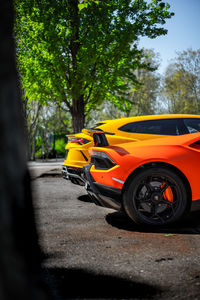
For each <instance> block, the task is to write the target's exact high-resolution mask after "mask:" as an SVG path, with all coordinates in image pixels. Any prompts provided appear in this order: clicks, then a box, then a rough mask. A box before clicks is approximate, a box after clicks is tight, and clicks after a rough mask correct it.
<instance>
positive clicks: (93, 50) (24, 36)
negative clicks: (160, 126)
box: [15, 0, 173, 130]
mask: <svg viewBox="0 0 200 300" xmlns="http://www.w3.org/2000/svg"><path fill="white" fill-rule="evenodd" d="M16 12H17V14H16V16H17V18H16V26H15V32H16V42H17V57H18V65H19V70H20V74H21V81H22V86H23V88H24V90H25V93H26V96H27V97H28V98H29V99H31V100H38V101H40V102H41V103H48V102H49V101H50V102H52V101H53V102H55V103H58V104H61V103H62V104H63V103H64V105H65V106H66V107H67V108H68V110H69V111H70V113H71V115H72V121H73V127H74V130H80V129H81V128H82V127H83V125H84V118H85V113H87V114H89V112H90V111H91V109H94V108H95V107H96V106H97V105H99V104H100V103H102V102H103V101H104V100H105V99H106V100H109V101H112V102H113V103H115V104H116V105H118V107H120V108H121V109H122V108H123V106H124V105H126V106H130V105H129V100H128V99H127V97H126V92H127V91H128V90H129V88H130V85H132V86H134V85H137V78H136V75H135V74H134V72H133V71H134V70H136V69H138V68H148V64H147V65H146V64H145V63H144V62H143V61H142V58H143V56H144V55H145V54H144V53H143V51H142V50H139V49H138V41H139V38H140V37H141V36H148V37H150V38H155V37H157V36H159V35H163V34H166V33H167V30H166V29H164V28H162V25H163V24H164V23H165V20H166V19H168V18H170V17H171V16H172V15H173V13H171V12H170V11H169V5H168V4H166V3H164V2H161V1H160V0H151V1H147V0H146V1H145V0H132V1H131V0H117V1H116V0H104V1H94V0H84V1H78V0H68V1H50V0H43V1H36V0H16Z"/></svg>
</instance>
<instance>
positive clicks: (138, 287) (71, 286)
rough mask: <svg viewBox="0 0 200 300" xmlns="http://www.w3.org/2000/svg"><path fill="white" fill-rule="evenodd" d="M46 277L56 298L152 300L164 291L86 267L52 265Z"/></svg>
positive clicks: (45, 271)
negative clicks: (57, 266)
mask: <svg viewBox="0 0 200 300" xmlns="http://www.w3.org/2000/svg"><path fill="white" fill-rule="evenodd" d="M44 273H45V274H44V275H45V279H46V281H47V283H48V285H49V286H50V287H51V289H52V294H53V296H54V299H59V300H64V299H88V298H89V299H144V298H145V299H151V298H152V297H153V296H155V295H158V293H160V290H159V289H158V288H156V287H153V286H151V285H148V284H144V283H140V282H134V281H131V280H127V279H124V278H120V277H114V276H109V275H100V274H95V273H93V272H89V271H86V270H82V269H62V268H53V269H51V268H49V269H46V270H44Z"/></svg>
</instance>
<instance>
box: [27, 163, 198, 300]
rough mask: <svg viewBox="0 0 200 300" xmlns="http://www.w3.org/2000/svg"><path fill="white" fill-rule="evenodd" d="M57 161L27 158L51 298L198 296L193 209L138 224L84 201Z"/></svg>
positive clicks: (79, 189) (196, 230)
mask: <svg viewBox="0 0 200 300" xmlns="http://www.w3.org/2000/svg"><path fill="white" fill-rule="evenodd" d="M61 165H62V162H61V161H59V162H55V163H52V164H51V163H48V164H46V165H44V164H42V163H41V164H40V165H39V163H35V164H33V163H32V164H30V165H29V167H30V171H31V174H32V179H33V180H32V188H33V195H34V206H35V213H36V221H37V226H38V231H39V234H40V244H41V247H42V249H43V251H44V253H45V257H46V258H45V260H44V268H45V276H46V278H47V280H48V283H49V285H50V287H51V290H52V293H53V294H54V297H55V299H60V300H61V299H62V300H64V299H156V300H157V299H186V300H187V299H193V300H194V299H200V212H194V213H191V214H190V216H189V217H188V218H187V219H186V220H185V221H184V222H181V223H179V224H176V225H173V226H170V227H167V228H163V229H157V230H155V229H154V230H152V229H151V228H146V229H142V228H140V227H139V226H137V225H136V224H134V223H133V222H132V221H130V220H129V219H128V217H126V216H125V215H124V214H122V213H120V212H115V211H114V210H111V209H106V208H102V207H98V206H96V205H95V204H93V203H91V201H90V199H89V197H88V196H87V194H86V192H85V190H84V188H83V187H80V186H77V185H74V184H72V183H70V182H69V181H66V180H64V179H62V177H61V176H60V173H61Z"/></svg>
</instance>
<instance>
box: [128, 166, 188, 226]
mask: <svg viewBox="0 0 200 300" xmlns="http://www.w3.org/2000/svg"><path fill="white" fill-rule="evenodd" d="M123 205H124V209H125V211H126V213H127V214H128V215H129V217H130V218H131V219H132V220H133V221H135V222H136V223H138V224H149V225H165V224H169V223H172V222H175V221H177V220H178V219H180V218H181V217H182V216H183V214H184V213H185V211H186V208H187V191H186V188H185V186H184V183H183V181H182V179H181V178H180V176H178V175H177V174H176V173H174V172H173V171H171V170H170V169H167V168H166V169H165V168H159V167H151V168H149V169H144V170H143V171H141V172H140V173H139V174H137V176H134V177H133V178H132V179H130V182H129V184H128V186H127V188H126V189H125V192H124V195H123Z"/></svg>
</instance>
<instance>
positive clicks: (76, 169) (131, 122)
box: [62, 114, 200, 185]
mask: <svg viewBox="0 0 200 300" xmlns="http://www.w3.org/2000/svg"><path fill="white" fill-rule="evenodd" d="M93 129H95V130H98V131H104V132H105V134H106V138H107V141H108V143H109V145H116V144H122V143H127V142H133V141H141V140H147V139H155V138H160V137H164V136H174V135H175V136H176V135H183V134H188V133H194V132H199V131H200V116H198V115H186V114H176V115H151V116H138V117H129V118H121V119H115V120H106V121H102V122H101V123H98V124H96V126H95V127H94V128H93ZM67 136H68V143H67V145H66V147H65V148H66V152H67V153H66V159H65V161H64V166H63V171H62V174H63V178H65V179H70V180H71V181H72V182H73V183H76V184H80V185H84V181H85V180H84V176H83V171H82V168H83V166H85V165H86V164H89V163H90V156H89V148H90V147H93V146H94V142H93V137H92V136H93V133H92V132H91V130H87V129H83V130H82V132H81V133H77V134H73V135H67ZM96 146H99V147H100V146H101V141H99V144H98V141H97V143H96Z"/></svg>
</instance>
